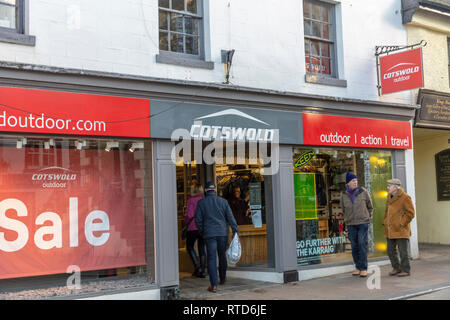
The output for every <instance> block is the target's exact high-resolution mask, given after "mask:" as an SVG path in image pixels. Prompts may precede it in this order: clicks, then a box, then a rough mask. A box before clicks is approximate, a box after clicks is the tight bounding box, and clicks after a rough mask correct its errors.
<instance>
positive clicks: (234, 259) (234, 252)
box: [226, 233, 241, 265]
mask: <svg viewBox="0 0 450 320" xmlns="http://www.w3.org/2000/svg"><path fill="white" fill-rule="evenodd" d="M226 253H227V260H228V263H229V264H231V265H235V264H236V263H238V262H239V259H241V242H240V241H239V236H238V234H237V233H235V234H234V237H233V240H231V243H230V247H229V248H228V250H227V252H226Z"/></svg>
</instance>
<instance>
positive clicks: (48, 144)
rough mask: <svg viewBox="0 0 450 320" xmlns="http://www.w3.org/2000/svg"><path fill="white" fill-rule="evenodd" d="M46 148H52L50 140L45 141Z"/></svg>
mask: <svg viewBox="0 0 450 320" xmlns="http://www.w3.org/2000/svg"><path fill="white" fill-rule="evenodd" d="M44 149H47V150H48V149H50V142H48V141H45V142H44Z"/></svg>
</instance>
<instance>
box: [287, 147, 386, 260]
mask: <svg viewBox="0 0 450 320" xmlns="http://www.w3.org/2000/svg"><path fill="white" fill-rule="evenodd" d="M293 170H294V193H295V216H296V230H297V244H296V245H297V262H298V264H299V265H308V264H317V263H328V262H339V261H351V260H352V255H351V246H350V242H349V240H348V232H347V226H346V225H345V223H344V220H343V214H342V208H341V206H340V195H341V192H342V191H343V190H344V189H345V176H346V173H347V172H348V171H351V172H353V173H354V174H356V175H357V177H358V185H360V186H363V187H365V188H366V189H367V190H368V191H369V193H370V194H371V197H372V202H373V206H374V211H373V218H372V221H371V223H370V227H369V248H368V249H369V257H377V256H384V255H386V242H385V238H384V228H383V226H382V225H381V223H382V220H383V216H384V208H385V205H386V199H387V191H386V181H387V180H388V179H390V178H392V155H391V152H390V151H379V150H366V151H362V150H336V149H306V148H294V157H293Z"/></svg>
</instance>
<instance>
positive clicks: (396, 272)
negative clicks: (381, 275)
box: [389, 269, 402, 276]
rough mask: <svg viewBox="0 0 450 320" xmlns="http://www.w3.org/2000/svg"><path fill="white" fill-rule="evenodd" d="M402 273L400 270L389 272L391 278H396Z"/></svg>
mask: <svg viewBox="0 0 450 320" xmlns="http://www.w3.org/2000/svg"><path fill="white" fill-rule="evenodd" d="M400 272H402V271H401V270H398V269H393V270H392V271H391V272H389V275H390V276H395V275H397V274H399V273H400Z"/></svg>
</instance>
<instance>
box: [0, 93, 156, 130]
mask: <svg viewBox="0 0 450 320" xmlns="http://www.w3.org/2000/svg"><path fill="white" fill-rule="evenodd" d="M0 131H6V132H24V133H51V134H70V135H90V136H110V137H136V138H150V101H149V100H148V99H138V98H127V97H116V96H106V95H95V94H85V93H72V92H59V91H47V90H37V89H25V88H10V87H0Z"/></svg>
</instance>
